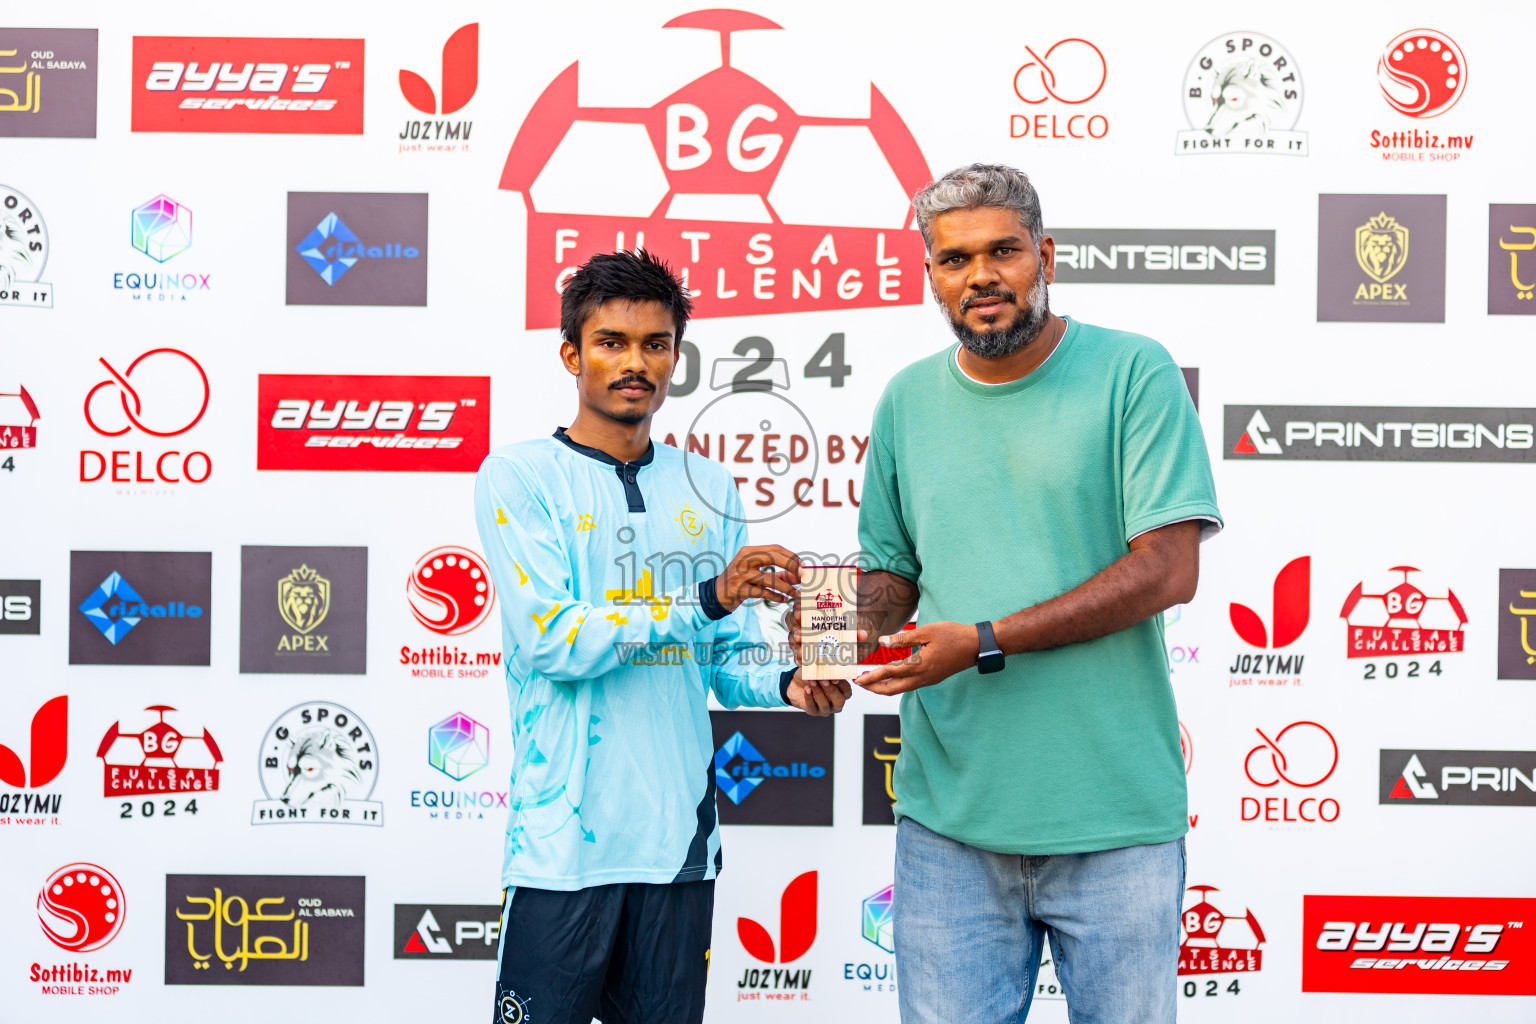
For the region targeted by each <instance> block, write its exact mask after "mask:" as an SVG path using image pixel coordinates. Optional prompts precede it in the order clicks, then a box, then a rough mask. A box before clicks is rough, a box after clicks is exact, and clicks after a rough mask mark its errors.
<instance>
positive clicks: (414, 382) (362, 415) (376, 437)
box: [256, 374, 491, 473]
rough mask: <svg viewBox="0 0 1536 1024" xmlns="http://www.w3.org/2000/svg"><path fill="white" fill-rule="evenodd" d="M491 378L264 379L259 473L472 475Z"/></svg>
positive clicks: (484, 443) (485, 444) (486, 438)
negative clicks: (307, 471)
mask: <svg viewBox="0 0 1536 1024" xmlns="http://www.w3.org/2000/svg"><path fill="white" fill-rule="evenodd" d="M490 401H491V380H490V378H489V377H384V376H361V375H359V376H344V377H343V376H332V375H309V374H261V375H260V378H259V383H258V385H257V406H258V412H257V416H258V420H257V425H256V433H257V442H256V468H257V469H298V470H376V471H420V472H459V473H473V472H474V471H475V470H476V469H478V468H479V466H480V463H481V461H482V460H483V459H484V458H485V456H486V455H487V454H488V453H489V451H490Z"/></svg>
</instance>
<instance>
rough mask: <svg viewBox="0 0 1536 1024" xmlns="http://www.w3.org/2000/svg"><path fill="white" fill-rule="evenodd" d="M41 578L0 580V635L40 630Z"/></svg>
mask: <svg viewBox="0 0 1536 1024" xmlns="http://www.w3.org/2000/svg"><path fill="white" fill-rule="evenodd" d="M42 593H43V583H42V580H0V636H3V635H5V634H7V633H12V634H21V633H29V634H31V635H32V636H37V635H38V634H40V633H41V632H42V631H43V630H42V614H41V613H42V604H41V600H42Z"/></svg>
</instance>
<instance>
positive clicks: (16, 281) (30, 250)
mask: <svg viewBox="0 0 1536 1024" xmlns="http://www.w3.org/2000/svg"><path fill="white" fill-rule="evenodd" d="M48 253H49V248H48V225H47V223H46V222H45V221H44V220H43V215H42V213H40V212H39V211H38V209H37V206H36V205H34V204H33V202H32V200H30V199H28V198H27V197H26V196H24V195H22V194H21V193H20V192H18V191H16V190H15V189H13V188H10V187H8V186H6V185H0V307H3V306H32V307H35V308H39V309H52V308H53V285H51V284H48V283H47V282H45V281H44V280H43V279H42V278H43V268H44V267H46V266H47V265H48Z"/></svg>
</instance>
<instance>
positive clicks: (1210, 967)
mask: <svg viewBox="0 0 1536 1024" xmlns="http://www.w3.org/2000/svg"><path fill="white" fill-rule="evenodd" d="M1187 892H1192V893H1194V894H1195V902H1194V903H1193V904H1192V905H1189V906H1186V907H1185V908H1184V913H1183V915H1182V917H1181V919H1180V926H1181V928H1182V930H1183V937H1182V938H1181V939H1180V941H1179V974H1180V975H1181V976H1182V975H1187V974H1238V973H1247V972H1251V971H1257V970H1260V969H1261V968H1262V967H1263V966H1264V951H1263V949H1261V948H1260V947H1261V946H1263V945H1264V929H1262V928H1260V927H1259V920H1258V918H1256V917H1254V916H1253V911H1252V910H1245V911H1244V912H1243V916H1242V917H1236V916H1229V915H1227V914H1224V913H1222V912H1221V911H1220V910H1219V909H1217V907H1216V905H1215V904H1214V903H1212V902H1211V901H1210V895H1209V894H1210V893H1213V892H1220V890H1219V889H1217V888H1216V887H1215V886H1214V885H1192V886H1190V887H1189V889H1188V890H1187ZM1188 899H1189V897H1188V895H1186V896H1185V900H1186V901H1188ZM1228 905H1229V906H1230V904H1228Z"/></svg>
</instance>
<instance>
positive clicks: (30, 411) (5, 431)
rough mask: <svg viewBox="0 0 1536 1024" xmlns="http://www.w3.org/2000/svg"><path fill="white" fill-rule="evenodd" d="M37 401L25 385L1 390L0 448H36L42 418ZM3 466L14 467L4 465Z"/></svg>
mask: <svg viewBox="0 0 1536 1024" xmlns="http://www.w3.org/2000/svg"><path fill="white" fill-rule="evenodd" d="M42 418H43V417H42V413H40V412H38V411H37V403H36V402H34V401H33V400H32V396H31V395H29V394H27V389H26V388H24V387H20V388H18V389H17V390H16V391H0V450H3V449H6V448H36V447H37V421H38V420H40V419H42ZM3 468H5V469H10V468H12V467H11V466H9V465H4V466H3Z"/></svg>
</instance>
